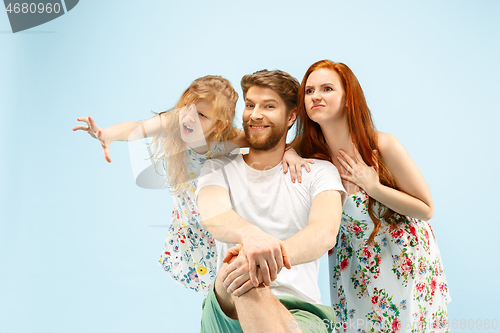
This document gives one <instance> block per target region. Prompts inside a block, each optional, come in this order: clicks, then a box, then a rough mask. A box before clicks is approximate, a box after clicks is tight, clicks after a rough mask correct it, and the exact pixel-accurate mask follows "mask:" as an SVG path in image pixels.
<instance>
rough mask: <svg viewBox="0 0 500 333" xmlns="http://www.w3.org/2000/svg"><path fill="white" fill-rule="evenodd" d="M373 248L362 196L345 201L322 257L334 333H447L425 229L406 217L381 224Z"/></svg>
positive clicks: (441, 284) (436, 257)
mask: <svg viewBox="0 0 500 333" xmlns="http://www.w3.org/2000/svg"><path fill="white" fill-rule="evenodd" d="M381 222H382V225H381V228H380V231H379V232H378V234H377V235H376V236H375V244H374V245H368V244H367V240H368V238H369V236H370V234H371V232H372V230H373V228H374V224H373V222H372V220H371V219H370V216H369V215H368V196H367V195H366V194H364V193H363V192H358V193H355V194H353V195H351V196H349V197H348V198H347V201H346V203H345V205H344V207H343V212H342V221H341V224H340V230H339V233H338V236H337V237H338V238H337V243H336V245H335V247H334V248H333V249H332V250H331V251H330V252H329V253H328V254H329V263H330V288H331V289H330V295H331V301H332V306H333V309H334V310H335V313H336V325H337V331H338V332H359V333H364V332H391V333H393V332H394V333H395V332H448V331H449V327H448V326H449V325H448V324H449V323H448V313H447V304H448V303H449V302H450V301H451V298H450V294H449V292H448V284H447V282H446V277H445V275H444V270H443V264H442V262H441V257H440V254H439V249H438V246H437V243H436V239H435V237H434V234H433V232H432V229H431V226H430V224H429V223H428V222H426V221H421V220H416V219H413V218H406V219H405V220H403V221H402V222H401V223H400V224H399V225H398V226H397V227H396V229H391V226H390V225H389V224H388V223H386V222H385V221H383V220H382V221H381Z"/></svg>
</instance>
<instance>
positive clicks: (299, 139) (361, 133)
mask: <svg viewBox="0 0 500 333" xmlns="http://www.w3.org/2000/svg"><path fill="white" fill-rule="evenodd" d="M321 68H326V69H330V70H332V71H334V72H336V73H337V74H338V75H339V76H340V80H341V82H342V85H343V86H344V92H345V100H346V108H347V122H348V126H349V133H350V135H351V139H352V142H353V143H354V145H355V146H356V148H357V149H358V151H359V153H360V155H361V157H362V158H363V160H364V162H365V163H366V164H367V165H369V166H375V165H376V163H378V173H379V179H380V183H381V184H382V185H385V186H389V187H392V188H397V187H396V182H395V181H394V178H393V177H392V175H391V173H390V172H389V170H388V169H387V167H386V166H385V163H384V161H383V159H382V157H381V156H380V155H379V158H378V159H376V157H375V155H374V154H373V151H374V150H376V151H377V152H378V151H379V150H378V142H377V134H376V133H377V132H376V131H375V126H374V124H373V120H372V115H371V112H370V109H368V105H367V104H366V99H365V95H364V94H363V90H362V89H361V85H360V84H359V82H358V79H357V78H356V76H355V75H354V73H353V72H352V71H351V69H350V68H349V67H347V65H345V64H343V63H340V62H337V63H334V62H333V61H331V60H320V61H318V62H316V63H314V64H312V65H311V67H309V69H308V70H307V72H306V74H305V75H304V78H303V79H302V83H301V85H300V89H299V94H298V101H297V107H298V118H297V132H296V136H295V140H294V141H293V143H292V145H293V146H294V147H295V148H296V150H297V151H298V153H299V154H300V155H301V156H302V157H304V158H319V159H323V160H327V161H330V162H332V158H331V152H330V148H329V147H328V144H327V142H326V140H325V137H324V135H323V132H322V130H321V127H320V126H319V125H318V124H317V123H315V122H313V121H312V120H311V119H310V118H309V117H308V116H307V112H306V107H305V104H304V97H305V90H306V89H305V86H306V82H307V79H308V78H309V75H311V73H312V72H314V71H315V70H318V69H321ZM376 203H377V201H376V200H375V199H373V198H371V197H369V199H368V214H369V215H370V218H371V219H372V220H373V223H374V224H375V227H374V229H373V232H372V233H371V235H370V237H369V239H368V244H370V243H372V241H373V239H374V238H375V235H377V233H378V231H379V230H380V227H381V222H380V219H384V220H385V221H387V222H388V223H390V224H392V225H393V226H396V224H397V223H398V222H400V221H401V219H402V217H401V216H400V215H399V214H398V213H396V212H394V211H393V210H391V209H389V208H387V207H385V206H383V205H381V204H379V205H378V209H377V214H376V215H375V213H374V209H375V207H376Z"/></svg>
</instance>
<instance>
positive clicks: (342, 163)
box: [337, 156, 352, 173]
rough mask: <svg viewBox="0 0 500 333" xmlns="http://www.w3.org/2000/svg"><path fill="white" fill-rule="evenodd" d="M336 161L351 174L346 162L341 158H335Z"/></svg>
mask: <svg viewBox="0 0 500 333" xmlns="http://www.w3.org/2000/svg"><path fill="white" fill-rule="evenodd" d="M337 161H339V162H340V164H341V165H342V166H343V167H344V168H345V169H346V170H347V171H348V172H349V173H352V167H351V165H350V164H349V163H347V162H346V160H344V159H343V158H342V157H340V156H337Z"/></svg>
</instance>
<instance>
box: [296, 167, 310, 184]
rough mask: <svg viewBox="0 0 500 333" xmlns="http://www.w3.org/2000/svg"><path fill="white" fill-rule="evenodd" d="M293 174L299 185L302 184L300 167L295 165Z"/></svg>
mask: <svg viewBox="0 0 500 333" xmlns="http://www.w3.org/2000/svg"><path fill="white" fill-rule="evenodd" d="M306 164H307V163H306ZM295 173H296V175H297V180H298V181H299V183H302V165H299V164H297V165H296V166H295Z"/></svg>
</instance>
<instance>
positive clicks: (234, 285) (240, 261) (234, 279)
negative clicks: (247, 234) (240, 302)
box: [219, 245, 264, 296]
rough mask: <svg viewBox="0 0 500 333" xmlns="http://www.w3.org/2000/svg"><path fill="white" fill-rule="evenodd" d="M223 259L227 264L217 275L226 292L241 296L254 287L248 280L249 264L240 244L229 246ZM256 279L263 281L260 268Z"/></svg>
mask: <svg viewBox="0 0 500 333" xmlns="http://www.w3.org/2000/svg"><path fill="white" fill-rule="evenodd" d="M226 258H228V260H226ZM223 261H224V262H226V263H228V265H227V266H226V267H225V269H223V270H221V271H220V272H219V275H220V278H221V280H222V281H223V282H222V285H223V286H224V288H225V289H226V291H227V293H228V294H233V295H234V296H241V295H243V294H244V293H246V292H247V291H249V290H250V289H252V288H255V287H254V285H253V283H252V281H250V274H249V269H248V268H249V264H248V260H247V258H246V256H245V254H244V252H243V249H242V246H241V245H237V246H235V247H232V248H230V249H229V250H228V252H227V253H226V257H224V260H223ZM257 279H258V282H259V284H261V283H262V282H263V281H264V280H263V277H262V272H261V270H260V269H257Z"/></svg>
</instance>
